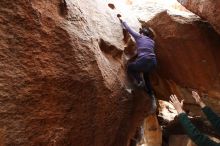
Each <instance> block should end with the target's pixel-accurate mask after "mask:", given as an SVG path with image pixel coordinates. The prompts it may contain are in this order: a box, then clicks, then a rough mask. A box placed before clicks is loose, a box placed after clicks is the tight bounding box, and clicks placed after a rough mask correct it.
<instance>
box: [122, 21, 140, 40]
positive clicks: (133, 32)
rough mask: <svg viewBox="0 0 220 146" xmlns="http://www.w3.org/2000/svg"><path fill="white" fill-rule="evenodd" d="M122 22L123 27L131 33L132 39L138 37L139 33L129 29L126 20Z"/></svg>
mask: <svg viewBox="0 0 220 146" xmlns="http://www.w3.org/2000/svg"><path fill="white" fill-rule="evenodd" d="M122 24H123V26H124V27H125V29H126V30H127V31H128V32H129V33H130V34H131V35H132V37H134V39H137V38H138V37H140V34H139V33H137V32H136V31H134V30H133V29H131V28H130V27H129V26H128V24H127V23H126V22H124V21H123V22H122Z"/></svg>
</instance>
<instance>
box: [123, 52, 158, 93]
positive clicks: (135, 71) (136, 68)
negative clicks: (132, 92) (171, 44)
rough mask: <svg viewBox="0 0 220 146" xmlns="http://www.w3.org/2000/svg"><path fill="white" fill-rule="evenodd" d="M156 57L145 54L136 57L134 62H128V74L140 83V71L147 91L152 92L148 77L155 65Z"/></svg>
mask: <svg viewBox="0 0 220 146" xmlns="http://www.w3.org/2000/svg"><path fill="white" fill-rule="evenodd" d="M156 64H157V61H156V59H149V58H148V57H146V56H142V57H138V58H137V59H136V60H135V61H134V62H131V63H129V64H128V68H127V71H128V75H129V76H130V77H131V78H132V79H135V80H136V81H137V83H140V81H143V79H142V77H141V73H143V76H144V81H145V85H146V90H147V93H148V94H149V95H150V96H151V95H152V94H153V90H152V86H151V83H150V79H149V73H150V72H151V71H152V70H153V69H154V68H155V67H156Z"/></svg>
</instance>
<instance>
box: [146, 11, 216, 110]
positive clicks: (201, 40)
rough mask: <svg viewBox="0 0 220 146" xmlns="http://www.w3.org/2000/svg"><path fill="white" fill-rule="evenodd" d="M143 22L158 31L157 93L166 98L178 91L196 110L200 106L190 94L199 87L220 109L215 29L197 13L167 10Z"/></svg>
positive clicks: (205, 96)
mask: <svg viewBox="0 0 220 146" xmlns="http://www.w3.org/2000/svg"><path fill="white" fill-rule="evenodd" d="M184 14H185V13H184ZM143 25H148V26H151V27H152V28H153V29H154V30H155V32H156V34H157V38H156V44H157V47H156V52H157V58H158V68H157V73H158V75H155V77H154V88H155V90H156V93H157V94H158V95H159V96H160V97H161V98H163V99H165V100H168V97H169V95H170V94H173V93H175V94H177V95H178V96H180V97H181V98H185V102H186V103H187V105H188V106H189V109H190V110H194V111H195V110H196V109H198V108H197V106H195V101H194V100H193V99H192V97H191V93H190V92H191V90H192V89H195V90H198V91H200V93H201V94H202V97H204V100H205V101H206V102H207V104H208V105H211V106H212V107H213V108H214V109H215V110H217V111H218V112H220V111H219V108H218V107H219V99H220V84H219V83H220V72H219V69H220V66H219V61H220V60H219V58H220V52H219V51H220V50H219V48H220V36H219V35H218V34H217V33H216V32H215V30H214V29H213V28H212V27H211V26H210V25H209V24H208V23H206V22H203V21H201V19H200V18H198V17H197V16H195V15H191V14H189V15H176V14H172V13H169V12H167V11H164V12H161V13H160V14H158V15H157V16H156V17H154V18H153V19H152V20H150V21H148V22H147V23H145V24H143Z"/></svg>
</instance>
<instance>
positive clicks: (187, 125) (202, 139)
mask: <svg viewBox="0 0 220 146" xmlns="http://www.w3.org/2000/svg"><path fill="white" fill-rule="evenodd" d="M192 97H193V98H194V99H195V100H196V102H197V104H199V105H200V107H201V108H202V111H203V113H204V114H205V115H206V117H207V119H208V120H209V121H210V122H211V124H212V125H213V126H214V128H215V129H216V131H217V132H218V133H220V117H218V116H217V115H216V114H215V113H214V112H213V111H212V110H211V108H209V107H207V106H206V105H205V103H204V102H203V101H202V100H201V98H200V96H199V94H198V93H197V92H195V91H192ZM170 100H171V103H172V104H173V106H174V107H175V109H176V111H177V113H178V117H179V121H180V123H181V125H182V126H183V128H184V129H185V131H186V133H187V135H188V136H189V137H190V138H191V139H192V141H193V142H194V143H195V144H197V145H198V146H220V143H216V142H214V141H212V140H211V139H210V138H209V137H208V136H206V135H204V134H202V133H201V132H200V131H199V130H198V129H197V128H196V127H195V126H194V125H193V124H192V123H191V121H190V120H189V119H188V117H187V115H186V113H185V112H184V110H183V109H182V105H183V100H182V101H181V102H179V100H178V98H177V97H176V95H171V96H170Z"/></svg>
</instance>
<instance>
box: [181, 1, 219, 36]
mask: <svg viewBox="0 0 220 146" xmlns="http://www.w3.org/2000/svg"><path fill="white" fill-rule="evenodd" d="M177 1H178V2H179V3H181V4H182V5H183V6H184V7H186V8H187V9H188V10H190V11H192V12H193V13H195V14H197V15H199V16H200V17H202V18H204V19H206V20H207V21H208V22H209V23H210V24H212V26H213V27H214V28H215V30H216V31H217V32H218V33H220V15H219V13H220V9H219V7H220V1H218V0H177Z"/></svg>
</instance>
